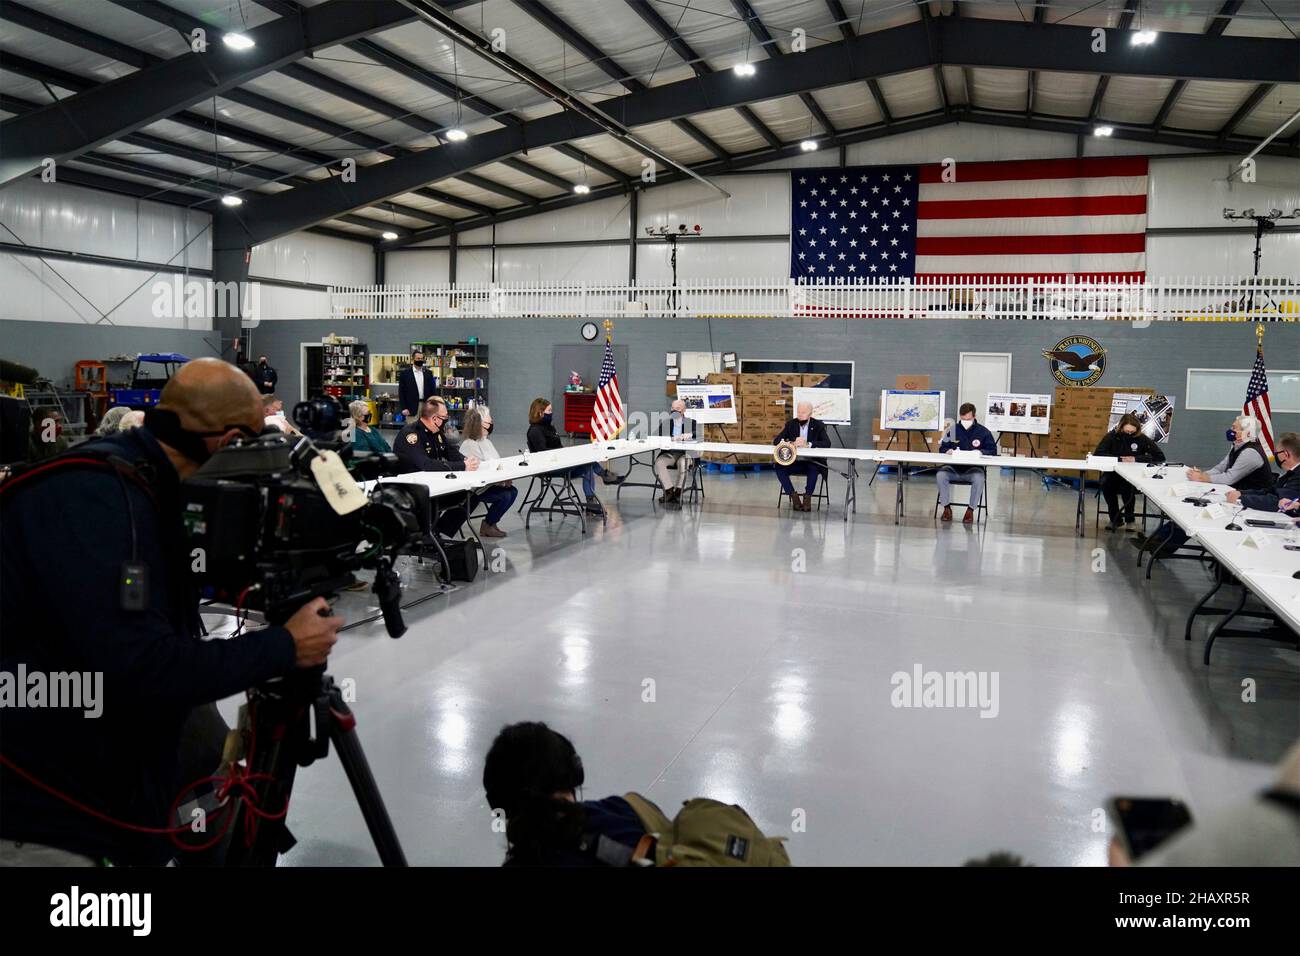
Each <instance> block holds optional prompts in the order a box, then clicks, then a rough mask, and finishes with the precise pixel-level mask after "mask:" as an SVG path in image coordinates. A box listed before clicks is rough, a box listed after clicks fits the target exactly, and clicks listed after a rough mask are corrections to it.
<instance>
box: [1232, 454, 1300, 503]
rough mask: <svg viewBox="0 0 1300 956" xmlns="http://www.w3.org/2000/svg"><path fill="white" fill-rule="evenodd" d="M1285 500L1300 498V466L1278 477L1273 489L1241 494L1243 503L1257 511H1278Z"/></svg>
mask: <svg viewBox="0 0 1300 956" xmlns="http://www.w3.org/2000/svg"><path fill="white" fill-rule="evenodd" d="M1283 498H1290V499H1292V500H1294V499H1296V498H1300V465H1298V466H1296V467H1295V468H1292V469H1291V470H1290V471H1284V472H1282V474H1280V475H1278V476H1277V480H1276V481H1274V482H1273V487H1272V488H1267V489H1265V490H1263V491H1243V492H1242V493H1241V503H1242V504H1244V505H1245V506H1246V507H1247V508H1253V509H1254V510H1256V511H1276V510H1277V504H1278V502H1279V501H1281V500H1282V499H1283Z"/></svg>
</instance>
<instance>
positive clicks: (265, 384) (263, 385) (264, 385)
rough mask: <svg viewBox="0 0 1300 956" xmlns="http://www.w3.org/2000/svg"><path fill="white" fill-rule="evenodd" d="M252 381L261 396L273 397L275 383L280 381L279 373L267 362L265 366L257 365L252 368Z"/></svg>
mask: <svg viewBox="0 0 1300 956" xmlns="http://www.w3.org/2000/svg"><path fill="white" fill-rule="evenodd" d="M253 381H254V382H256V383H257V388H258V390H259V391H260V392H261V393H262V394H263V395H274V394H275V383H276V382H278V381H280V373H279V372H277V371H276V370H275V369H274V368H273V367H272V366H271V364H270V363H269V362H268V363H267V364H266V365H262V364H260V363H259V364H258V365H255V366H254V367H253Z"/></svg>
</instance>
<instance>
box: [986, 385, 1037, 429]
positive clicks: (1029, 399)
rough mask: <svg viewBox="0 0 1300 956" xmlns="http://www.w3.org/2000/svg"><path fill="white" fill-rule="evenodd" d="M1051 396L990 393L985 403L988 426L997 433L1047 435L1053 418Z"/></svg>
mask: <svg viewBox="0 0 1300 956" xmlns="http://www.w3.org/2000/svg"><path fill="white" fill-rule="evenodd" d="M1051 411H1052V396H1051V395H1020V394H1013V393H1010V392H1008V393H1007V394H1004V395H995V394H993V393H992V392H990V393H989V397H988V400H987V401H986V402H985V403H984V415H983V421H984V427H986V428H988V429H989V430H990V431H995V432H1021V433H1028V434H1030V435H1046V434H1047V432H1048V430H1049V425H1048V419H1049V418H1050V417H1051Z"/></svg>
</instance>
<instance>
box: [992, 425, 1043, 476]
mask: <svg viewBox="0 0 1300 956" xmlns="http://www.w3.org/2000/svg"><path fill="white" fill-rule="evenodd" d="M1005 434H1007V432H998V447H999V448H1001V447H1002V436H1003V435H1005ZM1010 434H1011V457H1012V458H1016V457H1018V456H1019V452H1020V437H1021V436H1022V435H1023V436H1024V438H1025V444H1026V445H1028V446H1029V457H1030V458H1037V457H1038V450H1037V449H1036V448H1034V436H1033V435H1031V434H1030V433H1029V432H1011V433H1010ZM1035 470H1037V469H1035ZM1017 471H1019V469H1018V468H1012V469H1011V483H1012V484H1013V485H1014V484H1015V483H1016V472H1017Z"/></svg>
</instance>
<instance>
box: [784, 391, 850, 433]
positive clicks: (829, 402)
mask: <svg viewBox="0 0 1300 956" xmlns="http://www.w3.org/2000/svg"><path fill="white" fill-rule="evenodd" d="M800 402H808V403H809V404H811V405H812V417H813V418H816V419H817V420H819V421H822V422H825V423H826V424H827V425H850V424H852V421H851V418H852V414H853V412H852V407H851V406H852V402H851V401H850V400H849V390H848V389H847V388H796V389H794V408H795V409H798V407H799V403H800Z"/></svg>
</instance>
